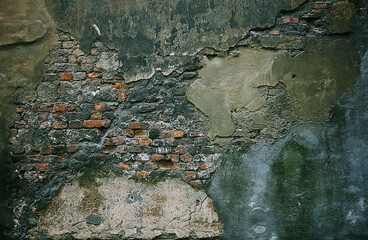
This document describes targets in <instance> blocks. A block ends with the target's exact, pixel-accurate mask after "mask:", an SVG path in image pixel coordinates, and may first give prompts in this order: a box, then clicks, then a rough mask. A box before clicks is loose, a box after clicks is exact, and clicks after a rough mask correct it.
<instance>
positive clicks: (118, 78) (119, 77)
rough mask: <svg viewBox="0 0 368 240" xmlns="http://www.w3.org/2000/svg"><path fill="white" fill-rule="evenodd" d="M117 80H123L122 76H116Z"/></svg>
mask: <svg viewBox="0 0 368 240" xmlns="http://www.w3.org/2000/svg"><path fill="white" fill-rule="evenodd" d="M114 78H115V79H116V80H123V77H121V76H115V77H114Z"/></svg>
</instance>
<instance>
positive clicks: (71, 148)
mask: <svg viewBox="0 0 368 240" xmlns="http://www.w3.org/2000/svg"><path fill="white" fill-rule="evenodd" d="M66 149H67V151H68V152H70V153H73V152H76V151H78V149H79V146H78V145H66Z"/></svg>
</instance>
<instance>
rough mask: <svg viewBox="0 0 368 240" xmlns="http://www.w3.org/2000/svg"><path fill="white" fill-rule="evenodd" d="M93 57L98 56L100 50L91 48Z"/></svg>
mask: <svg viewBox="0 0 368 240" xmlns="http://www.w3.org/2000/svg"><path fill="white" fill-rule="evenodd" d="M91 55H92V56H96V55H98V49H97V48H91Z"/></svg>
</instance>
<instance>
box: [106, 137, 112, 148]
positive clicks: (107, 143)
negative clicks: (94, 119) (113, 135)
mask: <svg viewBox="0 0 368 240" xmlns="http://www.w3.org/2000/svg"><path fill="white" fill-rule="evenodd" d="M110 145H111V140H110V138H106V139H105V146H110Z"/></svg>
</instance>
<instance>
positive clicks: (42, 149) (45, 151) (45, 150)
mask: <svg viewBox="0 0 368 240" xmlns="http://www.w3.org/2000/svg"><path fill="white" fill-rule="evenodd" d="M51 152H52V148H51V146H50V147H40V154H42V155H47V154H51Z"/></svg>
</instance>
